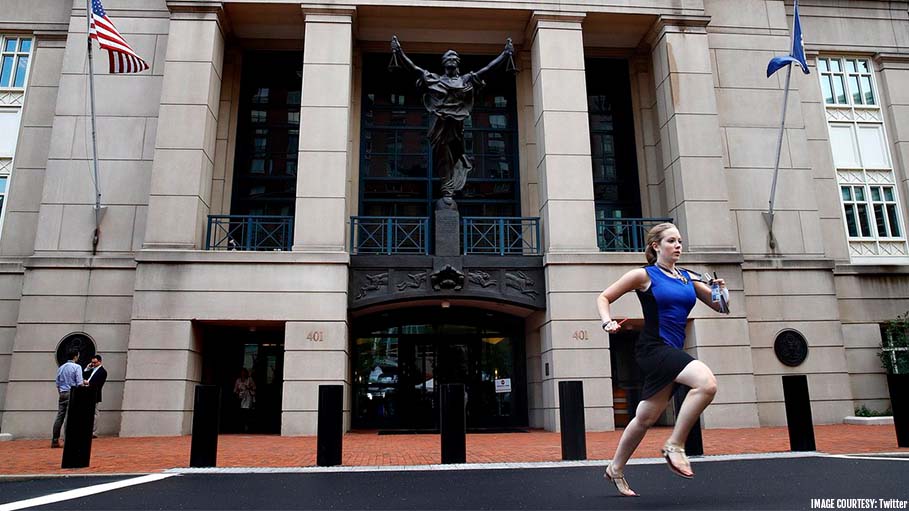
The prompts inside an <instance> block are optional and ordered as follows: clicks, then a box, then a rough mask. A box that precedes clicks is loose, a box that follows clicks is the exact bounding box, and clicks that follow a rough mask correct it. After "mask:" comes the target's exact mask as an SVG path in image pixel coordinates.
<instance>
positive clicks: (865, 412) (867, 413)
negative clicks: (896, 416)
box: [855, 405, 893, 417]
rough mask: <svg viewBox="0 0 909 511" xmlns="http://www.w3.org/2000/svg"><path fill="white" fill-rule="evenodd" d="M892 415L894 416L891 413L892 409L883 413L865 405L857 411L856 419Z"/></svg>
mask: <svg viewBox="0 0 909 511" xmlns="http://www.w3.org/2000/svg"><path fill="white" fill-rule="evenodd" d="M891 415H893V412H891V411H890V408H887V409H886V410H884V411H883V412H879V411H877V410H871V409H869V408H868V407H866V406H865V405H862V406H860V407H858V408H856V409H855V416H856V417H889V416H891Z"/></svg>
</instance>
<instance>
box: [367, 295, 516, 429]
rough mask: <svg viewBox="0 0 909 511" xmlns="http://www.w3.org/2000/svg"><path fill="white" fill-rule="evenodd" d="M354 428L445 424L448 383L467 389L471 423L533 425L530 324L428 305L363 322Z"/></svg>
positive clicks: (484, 426)
mask: <svg viewBox="0 0 909 511" xmlns="http://www.w3.org/2000/svg"><path fill="white" fill-rule="evenodd" d="M353 354H354V355H353V366H354V367H353V391H354V392H353V426H354V427H355V428H370V429H380V430H386V429H387V430H426V431H434V430H437V429H438V427H439V394H440V391H441V386H442V385H444V384H447V383H463V384H464V385H465V388H466V391H467V427H468V429H471V430H474V431H477V430H508V429H513V428H521V427H526V426H527V390H526V389H527V375H526V368H525V362H524V360H525V358H524V322H523V320H522V319H520V318H515V317H512V316H507V315H503V314H497V313H493V312H488V311H483V310H477V309H440V308H421V309H408V310H405V311H396V312H388V313H382V314H380V315H376V316H371V317H368V318H365V319H361V320H358V321H357V324H356V326H355V327H354V336H353Z"/></svg>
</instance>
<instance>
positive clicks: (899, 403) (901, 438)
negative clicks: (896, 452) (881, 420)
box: [887, 374, 909, 447]
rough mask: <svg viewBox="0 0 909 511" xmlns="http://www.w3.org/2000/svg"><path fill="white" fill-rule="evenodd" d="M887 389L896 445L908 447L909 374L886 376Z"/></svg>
mask: <svg viewBox="0 0 909 511" xmlns="http://www.w3.org/2000/svg"><path fill="white" fill-rule="evenodd" d="M887 387H888V388H889V389H890V408H891V409H892V410H893V427H894V428H895V429H896V445H898V446H900V447H909V374H888V375H887Z"/></svg>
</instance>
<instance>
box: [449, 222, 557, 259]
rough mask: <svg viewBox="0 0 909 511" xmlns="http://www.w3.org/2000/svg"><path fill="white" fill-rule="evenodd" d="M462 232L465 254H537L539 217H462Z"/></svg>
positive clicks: (538, 252)
mask: <svg viewBox="0 0 909 511" xmlns="http://www.w3.org/2000/svg"><path fill="white" fill-rule="evenodd" d="M461 235H462V238H463V239H462V245H461V248H462V250H463V251H464V253H465V254H490V255H503V256H504V255H539V254H540V219H539V218H538V217H470V216H468V217H463V218H462V219H461Z"/></svg>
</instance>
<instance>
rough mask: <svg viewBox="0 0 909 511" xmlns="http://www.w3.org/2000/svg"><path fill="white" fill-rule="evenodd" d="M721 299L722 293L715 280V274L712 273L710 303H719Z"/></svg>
mask: <svg viewBox="0 0 909 511" xmlns="http://www.w3.org/2000/svg"><path fill="white" fill-rule="evenodd" d="M722 297H723V291H722V290H720V283H719V282H717V280H716V274H715V273H714V277H713V280H712V281H711V282H710V301H712V302H713V303H720V300H721V299H722Z"/></svg>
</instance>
